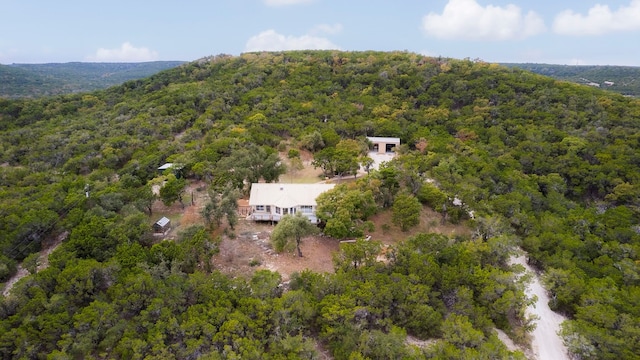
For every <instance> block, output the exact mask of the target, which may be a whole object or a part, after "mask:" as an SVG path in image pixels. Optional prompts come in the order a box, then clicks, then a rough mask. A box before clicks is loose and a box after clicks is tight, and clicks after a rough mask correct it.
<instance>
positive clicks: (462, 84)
mask: <svg viewBox="0 0 640 360" xmlns="http://www.w3.org/2000/svg"><path fill="white" fill-rule="evenodd" d="M638 129H640V101H638V100H637V99H633V98H629V97H624V96H622V95H619V94H615V93H612V92H606V91H603V90H600V89H596V88H591V87H586V86H580V85H575V84H571V83H568V82H564V81H557V80H554V79H552V78H550V77H545V76H541V75H536V74H533V73H531V72H527V71H524V70H521V69H516V68H507V67H503V66H499V65H495V64H487V63H484V62H474V61H469V60H456V59H445V58H431V57H425V56H421V55H418V54H412V53H406V52H389V53H380V52H337V51H299V52H281V53H247V54H243V55H241V56H216V57H209V58H203V59H201V60H198V61H195V62H192V63H188V64H185V65H183V66H180V67H177V68H174V69H170V70H166V71H163V72H160V73H158V74H155V75H153V76H151V77H149V78H145V79H139V80H133V81H128V82H126V83H124V84H123V85H121V86H116V87H111V88H108V89H106V90H101V91H95V92H92V93H84V94H72V95H65V96H56V97H45V98H40V99H34V100H27V99H18V100H2V99H0V248H1V249H2V256H1V257H0V281H6V280H7V279H8V278H9V276H11V275H12V274H13V273H14V272H15V269H16V264H17V263H18V262H19V261H23V263H26V264H29V263H32V262H33V258H34V255H33V253H35V252H37V251H39V250H40V248H41V246H42V244H43V243H45V242H48V241H50V240H51V239H53V238H56V237H58V236H60V235H61V234H63V235H65V234H68V235H67V240H65V241H64V243H63V244H62V245H61V246H60V247H59V248H58V249H56V250H55V251H54V252H53V253H52V254H51V256H50V260H49V262H50V264H49V267H47V268H46V269H44V270H41V271H39V272H37V273H35V271H33V272H34V273H35V274H32V275H31V276H28V277H26V278H24V279H23V280H21V281H20V282H19V283H18V284H17V285H16V287H14V288H13V290H12V291H11V293H10V295H9V296H6V297H4V298H2V299H1V301H0V353H1V354H2V355H1V356H2V357H3V358H52V359H67V358H149V359H152V358H158V359H160V358H161V359H167V358H180V359H188V358H210V359H236V358H243V359H264V358H274V359H288V358H291V359H293V358H308V359H313V358H318V357H319V355H318V348H319V347H320V348H323V349H327V351H329V352H331V354H332V355H333V356H334V357H335V358H336V359H365V358H370V359H396V358H417V359H431V358H434V359H461V358H504V359H510V358H523V357H524V355H523V354H522V353H519V352H510V351H508V350H507V348H506V347H505V346H504V345H503V344H502V343H501V342H500V341H499V340H498V338H497V337H496V335H495V333H494V332H493V329H494V328H498V329H502V330H504V331H505V332H506V333H507V334H509V335H510V336H511V337H512V338H514V339H516V340H518V341H522V342H525V341H526V332H527V330H529V329H530V325H531V323H530V319H528V318H527V317H526V316H525V313H524V308H525V306H526V305H527V303H528V302H530V301H531V299H527V298H526V296H525V295H524V291H523V290H524V287H525V285H526V281H527V279H526V277H522V276H521V273H522V270H523V269H522V267H521V266H512V265H509V262H508V261H507V260H508V258H509V256H510V255H512V254H513V253H514V251H515V250H516V249H517V248H518V247H522V248H523V249H524V250H526V251H527V252H528V257H529V261H530V263H531V264H533V265H535V266H536V267H537V268H538V269H540V271H541V272H542V273H543V274H544V275H543V278H544V280H545V283H546V285H547V287H548V290H549V292H550V294H551V295H552V303H551V304H550V305H551V306H552V308H554V309H556V310H557V311H559V312H562V313H564V314H566V315H567V316H568V317H569V319H570V320H569V321H567V322H566V323H565V325H564V326H563V330H562V334H563V336H564V339H565V342H566V344H567V346H568V348H569V350H570V351H571V352H572V353H573V354H574V355H575V356H576V357H577V358H582V359H632V358H636V357H637V354H639V353H640V268H639V267H640V225H639V224H640V222H639V220H640V179H639V178H640V131H638ZM364 136H395V137H399V138H401V141H402V143H403V144H404V145H402V146H401V148H400V149H398V152H399V156H398V157H397V158H396V159H394V160H393V161H392V162H390V163H388V164H387V165H386V166H383V167H381V168H380V169H379V170H373V171H371V173H370V174H369V175H368V176H366V177H363V178H361V179H359V180H358V181H355V182H352V183H351V184H349V185H343V186H338V187H336V188H335V189H334V191H332V192H330V193H328V195H326V199H322V198H321V199H319V200H318V202H319V206H320V207H321V208H320V209H319V211H321V212H322V217H323V219H324V220H325V225H326V227H325V229H324V230H325V232H326V233H327V234H329V235H331V236H335V237H338V238H343V237H351V236H356V237H357V236H361V235H363V234H365V233H366V229H367V228H368V227H370V226H391V224H372V223H371V221H370V218H371V216H372V215H374V214H375V213H376V212H379V211H383V210H384V209H390V211H392V212H393V213H394V214H397V216H394V220H393V223H394V225H395V226H398V227H401V228H402V229H405V227H406V228H411V226H412V225H413V222H412V221H411V219H410V218H409V217H407V216H406V215H403V214H404V213H403V209H405V208H414V207H415V206H416V204H417V206H418V209H419V208H420V207H423V206H424V207H429V208H432V209H434V210H436V211H437V212H439V213H440V214H442V215H443V221H447V222H456V223H463V224H466V225H467V226H469V227H472V229H473V235H472V236H468V237H466V236H456V237H448V236H445V235H437V234H417V235H413V236H407V238H400V239H397V240H398V241H397V245H395V246H393V247H392V248H391V249H390V250H389V251H387V259H386V261H383V262H382V261H377V260H376V258H377V255H378V253H379V251H380V244H379V243H377V242H375V241H369V242H367V241H358V242H356V243H352V244H345V245H344V246H342V248H341V252H340V254H338V255H337V256H336V257H335V260H334V265H335V273H332V274H318V273H313V272H309V271H305V272H301V273H299V274H296V275H295V276H293V278H292V279H291V281H290V282H289V283H288V284H286V285H281V277H280V275H279V274H278V273H274V272H270V271H266V270H263V271H257V272H255V273H254V274H253V275H252V276H251V277H249V278H229V277H226V276H224V275H222V274H221V273H220V272H218V270H217V269H216V267H217V266H218V264H216V263H212V262H211V261H210V259H211V255H212V254H213V253H215V252H216V251H217V244H218V242H219V240H220V239H219V238H217V237H214V236H211V231H210V228H208V227H204V226H194V227H192V228H189V229H187V230H186V231H184V232H183V233H182V234H181V235H180V237H179V239H177V240H176V241H171V242H170V241H164V242H156V241H154V240H153V238H151V237H150V236H149V225H150V216H149V215H150V214H149V209H150V207H149V203H150V202H152V201H154V200H155V195H154V194H153V193H152V192H151V188H150V180H152V179H154V178H156V177H157V176H158V173H157V168H158V166H160V165H162V164H163V163H165V162H173V163H179V164H181V165H182V166H181V167H180V169H179V171H176V173H175V174H169V175H167V179H168V181H167V186H168V188H167V189H168V190H166V191H165V192H164V194H161V196H162V198H163V199H162V200H163V201H167V202H168V203H171V202H173V201H178V199H179V193H180V189H181V188H182V187H183V186H184V184H185V179H186V180H187V181H191V180H194V179H197V180H204V181H206V182H207V183H208V184H209V186H210V187H211V189H212V191H213V192H214V193H215V194H219V196H220V199H221V200H220V203H222V202H224V199H225V198H226V196H227V195H226V194H229V193H230V192H231V190H237V191H239V192H240V193H243V192H244V193H246V192H247V188H246V186H245V184H246V183H251V182H252V181H253V180H255V179H263V180H266V181H269V180H275V179H277V177H278V175H279V174H281V173H282V171H283V169H281V168H279V167H278V165H279V163H278V162H277V161H274V156H275V154H277V151H279V150H283V149H286V148H287V147H294V148H298V149H300V150H302V149H306V150H309V151H312V152H313V153H314V154H315V161H317V162H316V164H317V165H318V166H321V167H322V168H323V170H326V171H325V173H326V175H328V176H332V175H334V174H340V175H342V174H348V173H349V172H350V171H353V168H354V166H353V161H354V160H353V159H354V158H356V159H358V160H356V161H362V163H364V162H365V161H364V160H360V158H358V156H359V150H356V151H355V152H353V151H352V150H353V149H354V148H355V149H358V145H357V144H359V143H361V142H362V141H361V140H362V138H363V137H364ZM432 179H433V181H432ZM163 189H164V188H163ZM230 189H231V190H230ZM169 190H171V191H169ZM87 192H90V196H89V197H86V193H87ZM217 196H218V195H215V196H214V197H215V198H217ZM456 198H457V199H460V200H461V201H462V203H463V204H464V206H456V204H455V201H453V200H452V199H456ZM217 204H218V203H216V204H214V205H212V206H213V210H215V209H218V208H219V207H220V206H219V205H217ZM469 210H472V211H473V213H472V215H473V216H470V212H469ZM211 226H215V225H211ZM31 268H32V270H33V266H31ZM408 335H411V336H413V337H415V338H418V339H422V340H432V342H430V345H428V346H426V347H415V346H411V345H407V342H406V338H407V336H408Z"/></svg>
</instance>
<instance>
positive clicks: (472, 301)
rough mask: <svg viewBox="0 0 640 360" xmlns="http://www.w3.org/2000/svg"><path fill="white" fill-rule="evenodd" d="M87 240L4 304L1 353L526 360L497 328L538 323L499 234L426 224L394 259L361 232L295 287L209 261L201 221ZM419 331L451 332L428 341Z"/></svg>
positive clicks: (431, 334)
mask: <svg viewBox="0 0 640 360" xmlns="http://www.w3.org/2000/svg"><path fill="white" fill-rule="evenodd" d="M95 221H97V220H95ZM111 225H114V226H116V227H118V225H117V224H111ZM87 226H88V225H87ZM95 227H96V226H92V228H95ZM95 231H97V230H94V232H95ZM75 242H76V239H72V240H71V241H69V242H66V243H64V244H63V245H62V248H61V249H59V250H57V251H56V252H54V253H53V254H52V257H51V259H50V262H51V264H50V266H49V267H48V268H47V269H45V270H42V271H40V272H38V273H37V274H36V275H33V276H31V277H29V278H27V279H26V280H25V281H22V282H20V284H19V285H18V286H17V287H16V288H15V289H14V290H13V291H12V295H11V296H10V297H8V298H5V299H3V300H2V302H1V303H0V304H1V305H2V306H1V307H0V319H1V321H0V329H2V332H1V335H0V354H2V357H3V358H36V357H46V356H48V357H52V358H58V359H70V358H105V357H106V358H126V359H132V358H133V359H138V358H148V359H195V358H205V359H236V358H242V359H283V358H295V359H298V358H302V359H316V358H319V353H318V345H317V342H322V343H323V344H325V347H326V348H327V350H328V351H329V352H330V353H331V354H332V355H333V356H334V358H336V359H353V358H362V359H365V358H367V359H389V358H398V357H406V358H415V359H426V358H440V359H453V358H462V357H470V358H494V359H497V358H505V359H506V358H522V359H524V357H523V355H522V354H521V353H512V352H509V351H508V350H507V349H506V347H505V346H504V344H502V343H501V341H500V340H499V339H498V337H497V336H496V334H495V332H494V328H495V327H496V326H499V327H500V328H502V329H505V330H506V331H509V332H511V333H512V334H513V336H514V337H517V336H520V337H522V336H524V331H525V330H524V329H525V328H526V326H529V323H528V322H527V321H528V320H527V319H526V318H525V317H524V315H523V308H524V306H525V305H526V302H527V299H526V298H525V297H524V295H523V294H524V293H523V289H524V286H525V285H524V282H525V281H526V278H524V277H518V276H517V273H518V272H519V271H521V270H522V269H521V268H520V269H511V268H509V267H508V266H506V265H505V262H506V259H507V257H508V253H507V252H505V251H504V249H505V248H504V247H501V246H500V245H498V243H499V241H496V242H487V243H473V242H467V241H456V240H452V239H448V238H446V237H445V236H442V235H420V236H417V237H415V238H411V239H409V240H407V241H406V242H405V243H403V244H401V245H399V246H398V247H397V248H394V249H393V251H389V252H388V254H389V256H388V260H387V262H386V263H384V262H380V261H378V260H376V257H377V256H378V253H379V251H380V244H377V243H374V242H365V241H358V242H357V243H355V244H346V245H344V248H343V250H342V252H341V255H340V256H339V257H337V258H336V262H335V266H336V269H337V272H336V274H316V273H312V272H308V271H305V272H302V273H299V274H294V276H293V278H292V279H291V281H290V282H289V285H288V288H287V286H285V287H283V286H282V285H283V284H282V279H281V277H280V275H279V274H278V273H273V272H270V271H267V270H260V271H256V272H255V274H254V275H253V276H252V277H251V278H250V279H242V278H237V279H230V278H228V277H226V276H224V275H222V274H220V273H218V272H217V271H213V272H210V270H211V269H206V268H201V267H199V266H200V265H202V264H206V263H207V257H210V254H207V253H203V249H206V248H211V247H210V246H208V244H214V246H215V242H212V241H211V240H210V239H207V234H206V231H205V229H204V228H201V227H200V228H199V227H196V228H190V229H189V230H188V233H185V234H182V235H181V237H180V239H178V241H177V242H167V241H165V242H161V243H158V244H154V245H152V246H150V247H147V246H142V245H141V244H140V243H138V242H127V241H123V242H120V243H119V245H117V246H116V247H115V249H114V250H115V251H114V252H113V254H112V256H111V257H109V258H108V259H105V258H104V256H103V257H99V258H98V259H94V258H92V257H91V256H90V255H89V254H85V255H89V256H78V255H79V252H78V244H74V243H75ZM103 250H104V247H103ZM214 266H215V264H214ZM513 271H516V272H515V273H514V272H513ZM407 333H410V334H413V335H414V336H416V337H419V338H422V339H428V338H436V339H439V340H437V341H435V342H434V344H433V345H432V346H429V347H427V348H424V349H421V348H418V347H414V346H410V345H408V344H407V343H406V337H407Z"/></svg>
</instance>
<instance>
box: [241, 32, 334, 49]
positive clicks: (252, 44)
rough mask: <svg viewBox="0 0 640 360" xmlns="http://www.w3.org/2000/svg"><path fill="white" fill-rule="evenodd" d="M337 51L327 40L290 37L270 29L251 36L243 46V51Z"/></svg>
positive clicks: (314, 37)
mask: <svg viewBox="0 0 640 360" xmlns="http://www.w3.org/2000/svg"><path fill="white" fill-rule="evenodd" d="M326 49H336V50H337V49H339V47H338V46H337V45H335V44H333V43H332V42H331V41H330V40H329V39H326V38H323V37H318V36H312V35H302V36H291V35H282V34H278V33H277V32H276V31H275V30H273V29H270V30H267V31H263V32H261V33H260V34H258V35H256V36H252V37H251V38H250V39H249V41H247V44H246V45H245V51H283V50H326Z"/></svg>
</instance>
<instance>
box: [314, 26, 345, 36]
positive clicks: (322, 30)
mask: <svg viewBox="0 0 640 360" xmlns="http://www.w3.org/2000/svg"><path fill="white" fill-rule="evenodd" d="M341 31H342V24H337V23H336V24H333V25H330V24H320V25H316V26H315V27H314V28H313V29H312V30H311V33H312V34H331V35H335V34H338V33H340V32H341Z"/></svg>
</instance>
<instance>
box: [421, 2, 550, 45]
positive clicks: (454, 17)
mask: <svg viewBox="0 0 640 360" xmlns="http://www.w3.org/2000/svg"><path fill="white" fill-rule="evenodd" d="M422 29H423V30H424V31H425V32H426V34H427V35H430V36H434V37H437V38H441V39H470V40H510V39H520V38H524V37H528V36H532V35H536V34H539V33H541V32H544V31H545V25H544V21H543V20H542V18H541V17H540V16H538V14H536V13H535V12H533V11H529V12H528V13H527V14H526V15H524V14H523V13H522V11H521V10H520V8H519V7H517V6H515V5H513V4H509V5H506V6H505V7H500V6H494V5H487V6H485V7H482V6H481V5H479V4H478V3H477V2H476V0H449V2H448V3H447V5H446V6H445V7H444V10H443V11H442V14H437V13H429V14H427V15H426V16H424V18H423V19H422Z"/></svg>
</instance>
